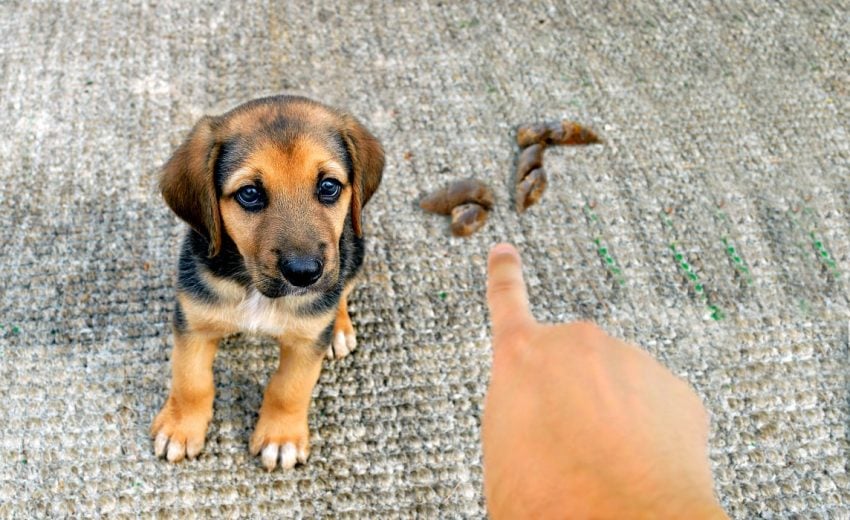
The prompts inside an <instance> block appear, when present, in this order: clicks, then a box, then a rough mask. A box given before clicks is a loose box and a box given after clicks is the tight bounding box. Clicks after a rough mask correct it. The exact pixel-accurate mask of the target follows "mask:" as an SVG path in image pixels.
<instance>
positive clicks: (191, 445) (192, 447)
mask: <svg viewBox="0 0 850 520" xmlns="http://www.w3.org/2000/svg"><path fill="white" fill-rule="evenodd" d="M203 449H204V441H203V440H202V441H200V442H197V441H191V440H189V441H186V456H187V457H189V458H190V459H194V458H195V457H197V456H198V454H199V453H201V450H203Z"/></svg>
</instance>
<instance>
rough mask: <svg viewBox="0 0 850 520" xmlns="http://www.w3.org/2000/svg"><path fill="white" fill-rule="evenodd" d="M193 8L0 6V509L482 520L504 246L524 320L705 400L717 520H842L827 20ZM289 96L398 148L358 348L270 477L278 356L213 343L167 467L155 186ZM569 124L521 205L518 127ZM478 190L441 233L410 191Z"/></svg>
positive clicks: (390, 160) (833, 99)
mask: <svg viewBox="0 0 850 520" xmlns="http://www.w3.org/2000/svg"><path fill="white" fill-rule="evenodd" d="M198 4H200V3H198ZM209 4H210V5H203V6H201V5H196V3H194V2H186V3H177V2H172V1H161V2H147V1H145V0H140V1H132V2H109V3H105V2H77V1H67V2H15V1H8V0H7V1H3V2H0V103H2V106H1V107H0V128H2V130H3V138H2V139H0V209H1V210H2V211H0V273H2V278H3V280H2V283H0V325H2V327H0V517H4V518H5V517H18V518H28V517H58V516H70V515H75V516H100V515H103V516H149V515H163V516H195V515H196V516H198V517H208V516H225V517H252V518H254V517H307V518H310V517H327V516H331V517H340V518H346V517H371V518H392V517H414V516H419V517H427V518H437V517H440V518H455V517H481V516H483V515H484V504H483V499H482V495H481V491H480V490H481V465H480V464H481V457H480V448H479V445H478V438H479V426H480V415H481V410H482V397H483V392H484V389H485V385H486V382H487V379H488V374H489V357H490V345H489V340H488V321H487V313H486V307H485V305H484V270H485V260H486V252H487V249H488V247H489V246H490V245H491V244H493V243H495V242H497V241H501V240H507V241H511V242H514V243H515V244H517V245H518V246H519V247H520V248H521V250H522V252H523V254H524V257H525V259H526V276H527V279H528V282H529V285H530V291H531V299H532V303H533V306H534V311H535V313H536V315H537V316H538V317H539V318H540V319H542V320H550V321H561V320H568V319H574V318H579V317H584V318H590V319H593V320H596V321H598V322H599V323H600V324H602V325H603V326H604V327H605V328H607V329H608V330H610V331H611V332H612V333H615V334H617V335H618V336H620V337H623V338H626V339H628V340H631V341H634V342H638V343H640V344H641V345H643V346H644V347H645V348H646V349H648V350H649V351H651V352H652V353H653V354H654V355H656V356H657V357H658V358H659V359H660V360H662V361H663V362H664V363H665V364H666V365H667V366H669V367H670V368H671V369H672V370H673V371H674V372H676V373H677V374H680V375H682V376H683V377H685V378H687V379H688V380H689V381H690V382H691V383H693V385H694V386H695V387H696V388H697V389H698V391H699V393H700V394H701V395H702V396H703V397H704V399H705V402H706V404H707V406H708V408H709V409H710V410H711V412H712V414H713V424H712V428H713V433H712V439H711V458H712V462H713V464H714V468H715V475H716V482H717V492H718V494H719V496H720V498H721V500H722V503H723V505H724V507H725V508H726V509H727V510H728V511H729V513H730V514H731V515H732V516H733V517H735V518H756V517H764V518H774V517H801V518H850V479H848V457H850V443H848V429H849V428H850V402H848V395H850V386H848V381H850V379H848V329H849V328H850V319H848V316H850V314H848V311H850V301H848V280H847V278H848V276H850V271H848V268H850V236H848V223H850V182H848V174H850V139H848V137H850V136H849V135H848V130H849V129H850V126H848V121H850V98H848V85H850V7H848V4H847V3H846V2H831V3H829V2H804V1H789V2H771V3H766V4H761V3H735V4H734V5H732V4H730V3H724V4H725V6H724V7H721V6H718V5H715V4H714V3H711V2H700V1H696V2H688V4H687V6H675V5H667V4H665V3H658V2H643V3H629V5H630V7H628V8H623V7H621V6H618V5H617V4H615V3H612V4H611V5H605V6H603V5H601V4H600V3H597V2H582V3H579V2H548V3H539V4H535V3H528V2H501V3H482V4H481V5H478V6H472V5H465V4H466V3H465V2H448V1H443V2H440V1H435V0H427V1H425V2H415V3H414V2H411V3H410V4H409V5H403V4H402V3H393V2H387V3H380V2H374V1H372V2H365V3H356V5H354V4H355V3H352V5H348V4H347V3H343V4H342V5H339V4H336V3H328V4H327V5H325V6H313V5H312V3H311V2H281V3H279V4H274V3H267V2H259V3H252V4H250V5H244V4H243V3H242V2H235V1H234V2H229V1H225V2H211V3H209ZM296 4H297V5H296ZM567 4H575V5H567ZM280 92H296V93H302V94H306V95H309V96H312V97H315V98H317V99H320V100H323V101H325V102H327V103H330V104H334V105H338V106H341V107H344V108H346V109H348V110H350V111H352V112H353V113H354V114H356V115H357V116H359V117H360V118H361V119H362V120H363V121H364V122H365V123H366V124H367V126H369V127H370V128H371V129H372V130H373V131H374V132H375V133H376V134H377V135H378V136H379V137H380V138H381V140H382V141H383V143H384V145H385V147H386V149H387V152H388V153H387V169H386V172H385V181H384V183H383V185H382V187H381V189H380V191H379V193H378V194H377V196H376V197H375V198H374V199H373V202H372V203H371V204H370V206H368V207H367V211H366V213H367V215H366V226H367V235H368V238H369V245H368V250H369V256H368V260H367V267H366V276H365V281H366V283H365V284H363V285H362V287H361V288H360V289H359V290H358V291H357V292H356V293H355V295H354V298H353V303H352V315H353V319H354V322H355V326H356V327H357V331H358V334H359V344H360V347H359V349H358V350H357V351H356V352H355V354H354V355H353V356H350V357H349V358H347V359H345V360H343V361H341V362H337V363H328V364H327V365H326V368H325V369H324V372H323V375H322V377H321V380H320V382H319V385H318V386H317V388H316V391H315V400H314V406H313V409H312V413H311V416H310V424H311V428H312V431H313V444H314V452H313V455H312V459H311V461H310V463H309V464H308V465H307V466H304V467H299V468H297V469H296V470H295V471H292V472H280V471H277V472H274V473H271V474H268V473H266V472H264V471H262V470H261V469H260V466H259V463H258V461H257V460H255V459H253V458H252V457H250V456H249V455H248V454H247V442H248V438H249V435H250V433H251V430H252V428H253V424H254V421H255V420H256V411H257V410H258V408H259V405H260V400H261V396H262V388H263V386H264V384H265V381H266V380H267V378H268V375H269V374H270V372H271V371H272V369H273V367H274V366H275V365H276V356H277V352H276V348H275V346H274V345H273V344H271V342H270V341H269V340H267V339H264V338H254V337H247V336H237V337H233V338H230V339H228V340H226V341H225V342H224V344H223V346H222V349H221V351H220V355H219V358H218V360H217V362H216V367H215V376H216V381H217V388H218V393H217V396H216V401H215V417H214V419H213V422H212V426H211V429H210V431H209V435H208V442H207V446H206V450H205V452H204V454H203V456H202V457H201V458H200V459H199V460H197V461H193V462H184V463H182V464H179V465H170V464H167V463H165V462H163V461H158V460H155V459H154V457H153V456H152V446H151V442H150V440H149V438H148V427H149V425H150V422H151V419H152V417H153V416H154V414H155V412H156V411H157V410H158V408H159V406H161V404H162V403H163V400H164V398H165V395H166V391H167V386H168V382H169V375H168V374H169V372H168V370H169V355H170V344H171V340H170V326H169V315H170V309H171V304H172V297H173V290H172V282H173V276H174V273H175V267H176V266H175V262H176V251H177V245H178V240H179V237H180V235H181V233H182V230H183V225H182V224H180V223H179V222H178V221H177V219H176V218H175V217H174V216H173V215H171V214H170V213H169V211H168V210H167V209H166V207H165V205H164V204H163V203H162V201H161V199H160V198H159V196H158V194H157V192H156V189H155V179H156V176H157V169H158V167H159V166H160V165H161V164H162V163H163V162H164V160H165V159H166V158H167V157H168V156H169V154H170V152H171V151H172V150H173V148H174V147H175V146H176V145H177V144H178V143H179V142H180V140H181V139H182V137H183V136H184V135H185V133H186V132H187V130H188V129H189V128H190V126H191V125H192V124H193V122H194V121H195V120H196V119H197V118H198V117H199V116H201V115H202V114H204V113H207V112H210V113H217V112H220V111H222V110H224V109H226V108H228V107H230V106H233V105H235V104H237V103H239V102H242V101H245V100H247V99H250V98H253V97H257V96H260V95H266V94H273V93H280ZM561 117H569V118H571V119H574V120H576V121H580V122H582V123H585V124H588V125H590V126H591V127H592V128H594V129H595V130H597V131H598V132H599V133H600V134H601V136H602V137H603V138H604V139H605V140H606V144H605V145H604V146H597V147H587V148H569V149H567V148H560V149H552V150H550V151H548V152H547V156H546V165H547V169H548V171H549V174H550V187H549V190H548V192H547V193H546V194H545V196H544V198H543V200H542V201H541V203H540V204H539V205H537V206H535V207H533V208H532V209H531V210H529V211H528V212H527V213H526V214H524V215H523V216H522V217H519V216H517V214H516V213H515V212H514V211H513V209H512V202H511V194H512V192H513V189H512V175H513V173H512V170H513V167H514V162H515V159H516V154H517V149H516V146H515V144H514V142H513V130H514V128H515V126H516V125H517V124H518V123H521V122H526V121H534V120H541V119H557V118H561ZM467 176H477V177H479V178H481V179H484V180H487V181H488V182H490V183H491V184H492V186H493V188H494V190H495V192H496V196H497V198H498V201H497V207H496V209H495V211H494V212H493V214H492V215H491V218H490V221H489V223H488V224H487V226H486V227H485V228H484V229H483V230H482V231H480V232H479V233H478V234H476V235H474V236H473V237H471V238H470V239H467V240H463V239H455V238H451V237H449V233H448V222H447V221H446V220H445V219H443V218H442V217H437V216H434V215H428V214H425V213H423V212H421V211H420V210H418V208H416V206H415V201H416V199H417V198H418V197H419V196H420V195H421V194H422V193H424V192H425V191H428V190H431V189H434V188H436V187H438V186H441V185H442V184H444V183H445V182H446V181H448V180H450V179H455V178H460V177H467ZM597 240H598V243H597V242H596V241H597ZM730 248H731V249H730ZM615 463H616V461H612V464H615Z"/></svg>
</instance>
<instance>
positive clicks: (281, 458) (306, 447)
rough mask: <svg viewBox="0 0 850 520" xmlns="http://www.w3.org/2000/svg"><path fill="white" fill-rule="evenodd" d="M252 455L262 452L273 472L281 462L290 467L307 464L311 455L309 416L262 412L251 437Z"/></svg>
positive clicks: (265, 466)
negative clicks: (301, 416) (300, 416)
mask: <svg viewBox="0 0 850 520" xmlns="http://www.w3.org/2000/svg"><path fill="white" fill-rule="evenodd" d="M250 449H251V454H253V455H259V456H260V460H261V461H262V463H263V467H264V468H266V469H267V470H268V471H271V470H273V469H275V467H277V465H278V463H280V467H281V468H283V469H290V468H292V467H294V466H295V464H296V463H301V464H304V463H305V462H307V458H308V457H309V456H310V431H309V429H308V428H307V418H306V417H303V418H299V417H293V416H288V415H285V414H281V413H273V412H269V411H260V419H259V420H258V421H257V427H256V429H255V430H254V434H253V435H252V436H251V445H250Z"/></svg>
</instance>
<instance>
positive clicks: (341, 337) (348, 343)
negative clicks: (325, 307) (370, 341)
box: [325, 313, 357, 359]
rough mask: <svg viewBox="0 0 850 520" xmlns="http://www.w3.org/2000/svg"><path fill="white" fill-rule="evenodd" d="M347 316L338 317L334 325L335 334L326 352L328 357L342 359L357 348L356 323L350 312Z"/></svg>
mask: <svg viewBox="0 0 850 520" xmlns="http://www.w3.org/2000/svg"><path fill="white" fill-rule="evenodd" d="M345 318H346V319H339V318H337V321H336V324H335V325H334V335H333V338H332V339H331V344H330V346H329V347H328V351H327V353H326V354H325V355H326V356H327V358H328V359H342V358H344V357H345V356H347V355H349V354H351V353H352V352H353V351H354V349H355V348H357V335H356V334H355V333H354V325H352V323H351V318H349V317H348V313H346V314H345Z"/></svg>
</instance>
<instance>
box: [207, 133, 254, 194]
mask: <svg viewBox="0 0 850 520" xmlns="http://www.w3.org/2000/svg"><path fill="white" fill-rule="evenodd" d="M250 149H251V144H250V142H249V140H248V139H247V138H245V137H242V136H239V135H236V136H233V137H231V138H230V139H228V140H227V141H224V142H223V143H221V146H220V147H219V151H218V158H217V159H216V161H215V165H213V180H214V181H215V191H216V195H218V196H219V197H221V189H222V187H223V186H224V183H225V181H226V180H227V178H228V177H229V176H230V174H232V173H233V172H235V171H236V170H238V169H239V167H240V166H242V164H243V163H244V162H245V160H246V159H248V154H249V152H250Z"/></svg>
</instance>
